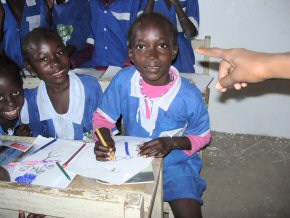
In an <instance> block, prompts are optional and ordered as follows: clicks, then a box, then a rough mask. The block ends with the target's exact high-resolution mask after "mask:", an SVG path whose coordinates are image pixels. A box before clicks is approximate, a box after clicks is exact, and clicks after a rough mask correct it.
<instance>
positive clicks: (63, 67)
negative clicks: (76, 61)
mask: <svg viewBox="0 0 290 218" xmlns="http://www.w3.org/2000/svg"><path fill="white" fill-rule="evenodd" d="M33 47H34V49H33V50H31V51H30V53H29V54H28V55H27V58H26V62H25V64H26V68H27V69H28V70H29V71H30V72H31V73H35V74H37V76H38V77H39V78H40V79H41V80H43V81H44V82H45V83H47V84H62V83H63V82H65V81H67V80H68V71H69V69H70V59H69V56H68V54H67V52H66V49H65V46H64V45H63V43H62V42H61V41H59V40H57V39H56V38H49V39H48V38H44V39H42V40H40V41H39V42H37V43H35V44H34V46H33Z"/></svg>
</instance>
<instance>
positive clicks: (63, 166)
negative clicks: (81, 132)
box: [62, 143, 86, 168]
mask: <svg viewBox="0 0 290 218" xmlns="http://www.w3.org/2000/svg"><path fill="white" fill-rule="evenodd" d="M85 145H86V143H85V144H83V145H82V146H81V147H80V148H79V149H78V150H77V151H76V152H75V153H74V154H73V155H72V156H71V157H70V158H69V159H68V160H67V161H66V162H65V163H64V164H63V165H62V168H66V167H67V165H68V164H69V162H71V160H72V159H73V158H74V157H75V156H76V155H77V154H78V153H79V152H80V151H81V150H82V149H83V148H84V147H85Z"/></svg>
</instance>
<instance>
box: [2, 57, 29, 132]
mask: <svg viewBox="0 0 290 218" xmlns="http://www.w3.org/2000/svg"><path fill="white" fill-rule="evenodd" d="M23 105H24V91H23V81H22V76H21V74H20V68H19V67H18V66H17V64H16V63H14V62H13V61H11V60H10V59H8V58H7V57H5V56H3V55H1V56H0V135H16V136H31V130H30V128H29V127H28V125H25V124H22V123H21V119H20V111H21V109H22V107H23Z"/></svg>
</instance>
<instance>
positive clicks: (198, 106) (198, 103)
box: [184, 87, 210, 136]
mask: <svg viewBox="0 0 290 218" xmlns="http://www.w3.org/2000/svg"><path fill="white" fill-rule="evenodd" d="M188 94H189V95H192V96H193V99H191V100H189V101H187V104H186V107H187V110H188V111H190V115H189V119H188V125H187V127H186V129H185V132H184V134H185V135H196V136H199V135H203V134H204V133H206V132H208V131H209V129H210V125H209V114H208V110H207V108H206V105H205V103H204V100H203V98H202V94H201V93H200V91H199V90H198V88H196V87H194V90H193V93H192V94H191V93H188Z"/></svg>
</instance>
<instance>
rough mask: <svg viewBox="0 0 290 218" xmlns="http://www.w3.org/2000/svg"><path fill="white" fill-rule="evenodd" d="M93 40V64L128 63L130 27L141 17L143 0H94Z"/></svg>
mask: <svg viewBox="0 0 290 218" xmlns="http://www.w3.org/2000/svg"><path fill="white" fill-rule="evenodd" d="M90 6H91V14H92V21H91V27H92V40H94V43H95V48H94V52H93V57H92V59H91V61H90V66H91V67H97V68H98V69H102V70H104V69H106V68H107V67H108V66H110V65H112V66H120V67H123V66H124V65H126V64H127V63H126V59H127V57H128V48H127V43H128V30H129V28H130V26H131V24H132V23H133V21H134V20H135V18H136V17H137V13H138V10H139V6H140V0H107V1H105V0H90Z"/></svg>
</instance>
